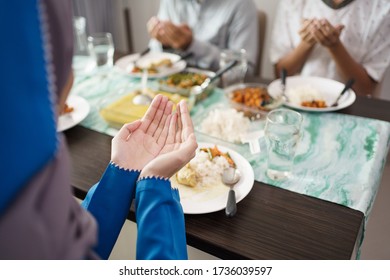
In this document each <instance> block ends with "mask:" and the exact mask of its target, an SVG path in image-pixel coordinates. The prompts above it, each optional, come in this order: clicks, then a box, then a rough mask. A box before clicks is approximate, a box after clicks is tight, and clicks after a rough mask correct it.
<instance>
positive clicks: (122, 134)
mask: <svg viewBox="0 0 390 280" xmlns="http://www.w3.org/2000/svg"><path fill="white" fill-rule="evenodd" d="M140 124H141V121H140V120H136V121H134V122H132V123H127V124H125V125H123V126H122V128H121V129H120V130H119V132H118V134H117V136H118V137H119V138H121V139H123V140H127V138H128V137H129V135H130V134H131V133H133V132H134V131H135V130H136V129H137V128H138V127H139V126H140Z"/></svg>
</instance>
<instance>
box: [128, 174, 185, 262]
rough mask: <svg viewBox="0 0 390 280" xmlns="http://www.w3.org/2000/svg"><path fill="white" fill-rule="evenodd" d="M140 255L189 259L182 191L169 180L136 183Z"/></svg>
mask: <svg viewBox="0 0 390 280" xmlns="http://www.w3.org/2000/svg"><path fill="white" fill-rule="evenodd" d="M135 207H136V218H137V228H138V238H137V259H143V260H145V259H154V260H156V259H157V260H166V259H169V260H181V259H187V258H188V256H187V244H186V232H185V224H184V214H183V208H182V207H181V204H180V197H179V192H178V190H177V189H172V187H171V183H170V181H168V180H162V179H157V178H146V179H142V180H140V181H139V182H138V183H137V190H136V194H135Z"/></svg>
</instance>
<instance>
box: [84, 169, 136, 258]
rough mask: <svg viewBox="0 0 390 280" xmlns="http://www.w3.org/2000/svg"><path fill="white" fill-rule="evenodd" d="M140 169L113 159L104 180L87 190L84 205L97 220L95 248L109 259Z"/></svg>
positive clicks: (99, 253)
mask: <svg viewBox="0 0 390 280" xmlns="http://www.w3.org/2000/svg"><path fill="white" fill-rule="evenodd" d="M138 176H139V172H138V171H129V170H125V169H122V168H119V167H118V166H115V165H114V164H112V163H110V164H109V165H108V166H107V169H106V171H105V172H104V174H103V176H102V178H101V180H100V181H99V182H98V183H97V184H96V185H94V186H93V187H92V188H91V189H90V190H89V192H88V194H87V196H86V198H85V199H84V201H83V202H82V204H81V206H82V207H84V208H85V209H87V210H88V211H89V212H91V213H92V215H93V216H94V217H95V219H96V220H97V223H98V228H99V229H98V244H97V246H96V247H95V248H94V251H95V252H96V253H97V254H98V255H99V256H100V257H101V258H103V259H108V257H109V256H110V253H111V251H112V248H113V247H114V245H115V242H116V240H117V238H118V235H119V233H120V231H121V229H122V226H123V224H124V222H125V220H126V217H127V215H128V213H129V211H130V205H131V202H132V200H133V198H134V191H135V185H136V182H137V179H138Z"/></svg>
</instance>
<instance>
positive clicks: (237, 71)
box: [219, 49, 248, 88]
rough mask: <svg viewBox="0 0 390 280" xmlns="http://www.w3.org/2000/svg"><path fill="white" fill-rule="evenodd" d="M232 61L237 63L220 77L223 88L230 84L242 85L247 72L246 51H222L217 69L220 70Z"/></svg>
mask: <svg viewBox="0 0 390 280" xmlns="http://www.w3.org/2000/svg"><path fill="white" fill-rule="evenodd" d="M233 60H237V61H238V63H237V65H236V66H234V67H233V68H232V69H230V70H229V71H227V72H226V73H225V74H223V75H222V78H221V82H222V87H223V88H225V87H227V86H230V85H232V84H237V83H243V82H244V79H245V75H246V73H247V71H248V61H247V57H246V51H245V50H244V49H241V50H239V51H236V50H228V49H226V50H223V51H222V52H221V55H220V60H219V67H220V68H222V67H224V66H225V65H226V64H228V63H229V62H231V61H233Z"/></svg>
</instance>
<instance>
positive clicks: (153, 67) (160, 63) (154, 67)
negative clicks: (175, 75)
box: [131, 58, 173, 74]
mask: <svg viewBox="0 0 390 280" xmlns="http://www.w3.org/2000/svg"><path fill="white" fill-rule="evenodd" d="M172 65H173V63H172V60H170V59H169V58H164V59H160V60H157V61H155V62H152V63H151V64H149V65H148V66H147V67H145V68H142V67H139V66H138V65H134V67H133V69H132V70H131V72H132V73H140V72H142V71H143V70H147V71H148V73H149V74H157V73H159V68H160V67H167V68H170V67H172Z"/></svg>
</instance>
